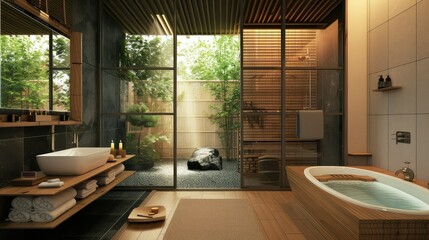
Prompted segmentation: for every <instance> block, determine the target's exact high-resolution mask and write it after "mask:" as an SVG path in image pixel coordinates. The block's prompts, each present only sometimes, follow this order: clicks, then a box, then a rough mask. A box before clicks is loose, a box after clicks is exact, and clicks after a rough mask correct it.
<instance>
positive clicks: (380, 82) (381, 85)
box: [378, 75, 384, 89]
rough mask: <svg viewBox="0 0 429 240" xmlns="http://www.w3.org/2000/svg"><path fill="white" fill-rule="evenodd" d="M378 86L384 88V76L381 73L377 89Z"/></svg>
mask: <svg viewBox="0 0 429 240" xmlns="http://www.w3.org/2000/svg"><path fill="white" fill-rule="evenodd" d="M380 88H384V78H383V75H380V77H379V78H378V89H380Z"/></svg>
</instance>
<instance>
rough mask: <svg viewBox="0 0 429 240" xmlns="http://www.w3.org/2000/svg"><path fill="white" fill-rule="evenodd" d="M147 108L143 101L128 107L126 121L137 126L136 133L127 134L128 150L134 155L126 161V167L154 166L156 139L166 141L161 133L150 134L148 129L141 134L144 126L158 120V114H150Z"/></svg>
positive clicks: (148, 167) (147, 126) (154, 124)
mask: <svg viewBox="0 0 429 240" xmlns="http://www.w3.org/2000/svg"><path fill="white" fill-rule="evenodd" d="M148 110H149V108H148V107H147V106H146V105H145V104H144V103H138V104H133V105H131V106H130V107H129V108H128V113H129V115H127V118H126V119H127V121H128V122H129V123H130V124H131V125H133V126H136V127H139V130H138V132H137V133H128V134H127V146H128V151H129V152H130V153H132V154H135V155H136V156H135V157H134V158H132V159H130V160H129V161H127V162H126V165H127V168H128V169H134V170H143V169H150V168H152V167H153V166H154V160H155V159H156V158H158V154H157V152H156V150H155V144H156V143H157V142H158V141H167V140H168V139H167V137H166V136H165V135H162V134H152V133H151V132H150V130H148V133H147V134H146V135H144V136H143V129H144V128H153V127H156V126H157V125H158V123H159V121H160V117H159V116H155V115H150V114H147V113H148Z"/></svg>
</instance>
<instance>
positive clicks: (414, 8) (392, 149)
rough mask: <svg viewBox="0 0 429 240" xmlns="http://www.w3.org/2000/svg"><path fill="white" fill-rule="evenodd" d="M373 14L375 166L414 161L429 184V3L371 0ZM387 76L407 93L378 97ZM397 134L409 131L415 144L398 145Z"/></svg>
mask: <svg viewBox="0 0 429 240" xmlns="http://www.w3.org/2000/svg"><path fill="white" fill-rule="evenodd" d="M368 15H369V21H368V101H369V112H368V113H369V151H370V152H371V153H372V154H373V157H372V165H374V166H378V167H382V168H386V169H389V170H391V171H395V170H397V169H399V168H400V167H402V166H404V163H403V162H404V161H410V162H411V165H410V167H411V168H412V169H414V170H415V172H416V174H417V177H418V178H420V179H423V180H427V181H429V0H368ZM348 67H349V68H351V67H352V66H350V65H349V66H348ZM387 74H389V75H390V77H391V78H392V82H393V85H396V86H401V87H402V88H401V89H399V90H394V91H389V92H374V91H373V89H376V88H377V81H378V75H383V76H384V77H386V75H387ZM396 131H407V132H410V133H411V143H410V144H401V143H399V144H396V141H395V140H394V134H395V133H396Z"/></svg>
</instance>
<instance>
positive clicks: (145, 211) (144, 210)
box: [128, 205, 165, 222]
mask: <svg viewBox="0 0 429 240" xmlns="http://www.w3.org/2000/svg"><path fill="white" fill-rule="evenodd" d="M153 207H157V208H159V211H158V213H157V214H155V215H152V216H153V217H143V216H138V215H145V216H148V215H149V213H150V212H151V210H150V209H151V208H153ZM163 220H165V207H164V206H160V205H154V206H145V207H142V206H140V207H137V208H134V209H133V211H132V212H131V213H130V215H129V216H128V222H156V221H163Z"/></svg>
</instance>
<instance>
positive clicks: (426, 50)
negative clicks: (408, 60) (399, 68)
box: [417, 0, 429, 59]
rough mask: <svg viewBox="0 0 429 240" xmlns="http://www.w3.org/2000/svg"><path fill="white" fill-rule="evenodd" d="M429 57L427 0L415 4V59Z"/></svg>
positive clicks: (428, 10) (428, 8)
mask: <svg viewBox="0 0 429 240" xmlns="http://www.w3.org/2000/svg"><path fill="white" fill-rule="evenodd" d="M427 57H429V0H424V1H421V2H419V3H418V4H417V59H422V58H427Z"/></svg>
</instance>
